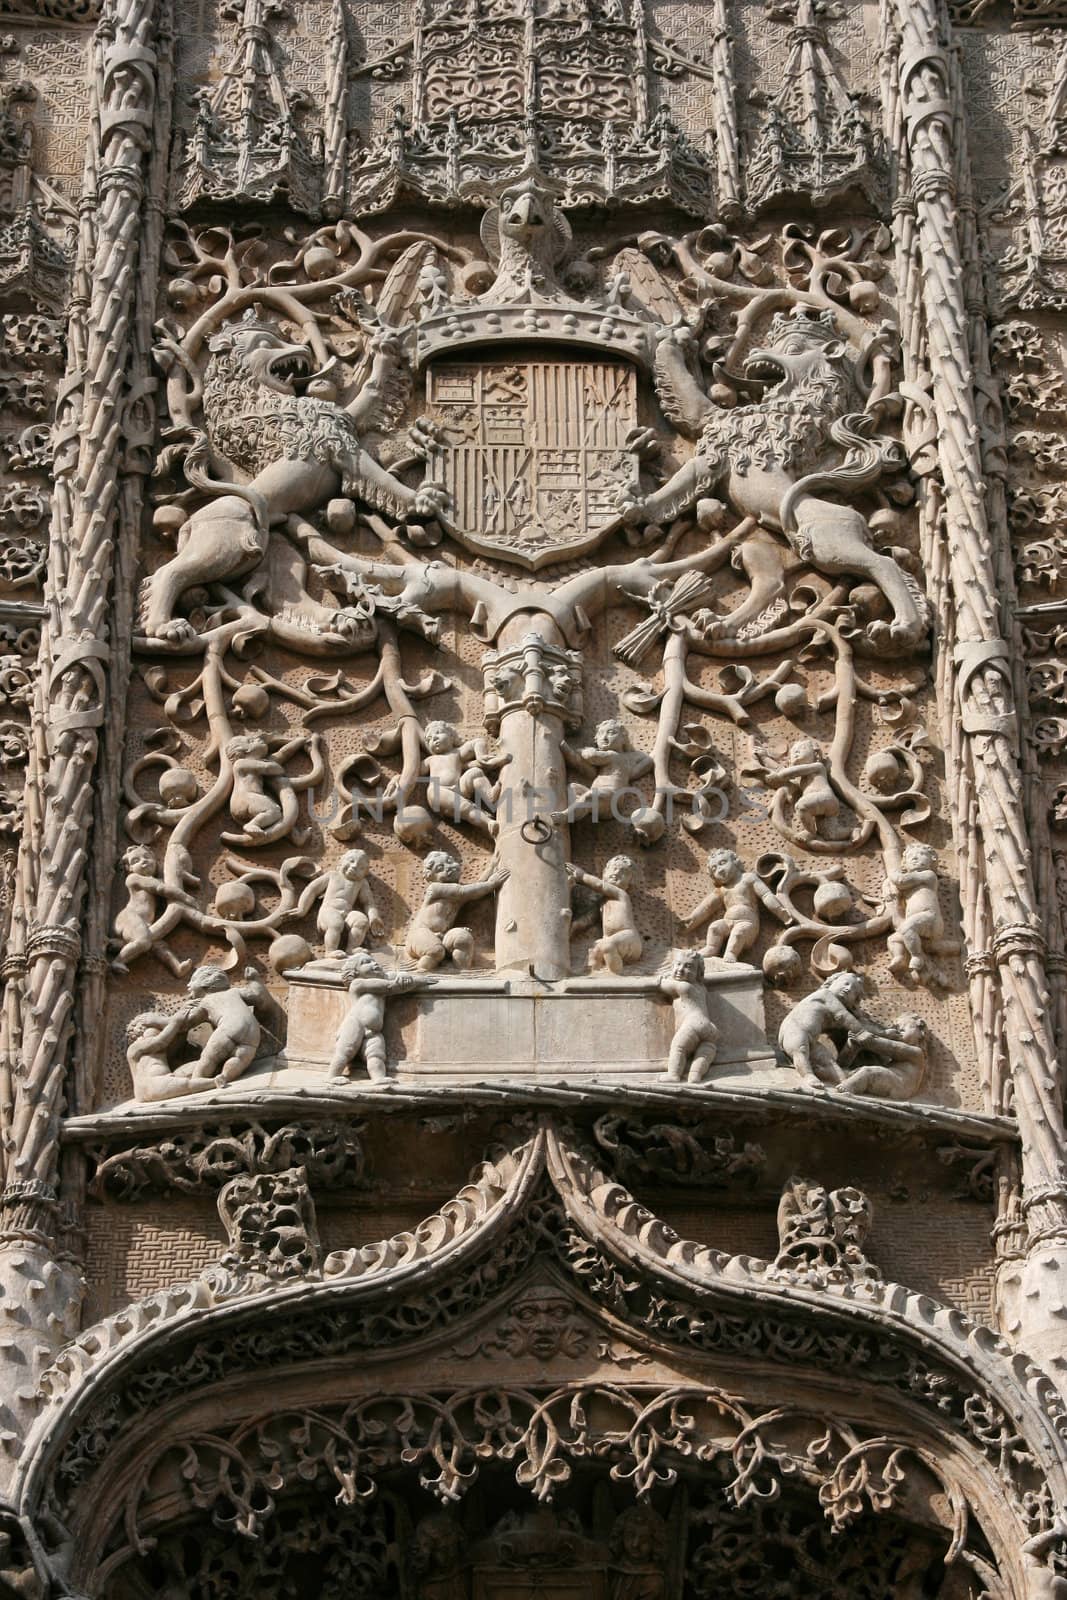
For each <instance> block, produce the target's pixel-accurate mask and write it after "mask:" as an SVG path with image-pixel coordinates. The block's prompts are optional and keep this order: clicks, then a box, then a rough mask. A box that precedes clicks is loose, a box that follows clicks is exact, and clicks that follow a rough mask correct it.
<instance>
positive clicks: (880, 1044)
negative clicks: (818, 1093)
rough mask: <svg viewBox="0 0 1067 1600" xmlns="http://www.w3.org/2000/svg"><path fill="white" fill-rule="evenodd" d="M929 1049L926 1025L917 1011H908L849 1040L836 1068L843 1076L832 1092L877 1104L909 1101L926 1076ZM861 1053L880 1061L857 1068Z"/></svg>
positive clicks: (832, 1087)
mask: <svg viewBox="0 0 1067 1600" xmlns="http://www.w3.org/2000/svg"><path fill="white" fill-rule="evenodd" d="M926 1048H927V1029H926V1023H925V1022H924V1021H923V1019H922V1017H920V1016H917V1015H916V1013H915V1012H914V1011H905V1012H903V1013H902V1014H901V1015H900V1016H899V1017H896V1018H895V1019H894V1020H893V1021H892V1022H890V1023H887V1024H886V1026H885V1028H884V1029H881V1030H879V1031H877V1032H872V1031H871V1030H868V1031H867V1032H866V1033H865V1034H863V1035H859V1034H854V1035H852V1036H850V1038H849V1040H848V1043H847V1044H846V1045H845V1047H844V1048H843V1049H842V1050H840V1051H839V1052H838V1057H837V1068H838V1070H839V1071H841V1072H843V1074H844V1075H843V1077H842V1078H841V1081H840V1082H839V1083H835V1084H832V1085H831V1086H830V1087H831V1090H832V1092H833V1093H834V1094H857V1095H870V1096H871V1097H872V1098H874V1099H878V1100H910V1099H911V1097H912V1095H913V1094H915V1092H916V1091H917V1090H918V1088H919V1085H920V1084H921V1083H922V1081H923V1077H924V1076H925V1073H926ZM861 1051H863V1052H866V1053H869V1054H873V1055H874V1056H876V1057H877V1058H878V1059H877V1060H874V1061H864V1062H862V1063H861V1064H860V1065H858V1066H855V1065H853V1063H854V1062H855V1060H856V1057H857V1055H859V1054H860V1053H861Z"/></svg>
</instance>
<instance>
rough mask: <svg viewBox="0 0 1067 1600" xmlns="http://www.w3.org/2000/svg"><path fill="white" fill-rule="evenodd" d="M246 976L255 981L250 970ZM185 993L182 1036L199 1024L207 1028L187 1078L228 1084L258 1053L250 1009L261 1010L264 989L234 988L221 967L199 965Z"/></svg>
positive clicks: (252, 985) (258, 1037)
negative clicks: (206, 1024)
mask: <svg viewBox="0 0 1067 1600" xmlns="http://www.w3.org/2000/svg"><path fill="white" fill-rule="evenodd" d="M247 975H250V976H251V977H252V978H255V973H254V971H251V972H250V974H247ZM189 994H190V996H191V997H192V998H191V1002H190V1004H188V1005H186V1006H184V1007H183V1008H182V1011H181V1012H180V1013H179V1015H180V1016H181V1017H182V1018H183V1020H184V1023H185V1031H186V1033H187V1034H188V1033H190V1032H191V1031H192V1029H193V1028H197V1027H199V1026H200V1025H201V1023H208V1024H210V1027H211V1032H210V1033H209V1035H208V1038H207V1042H206V1043H205V1044H204V1045H203V1047H202V1048H201V1051H200V1054H199V1056H198V1057H197V1058H196V1060H195V1061H194V1062H192V1063H191V1065H190V1068H189V1075H190V1077H191V1078H192V1079H194V1080H196V1081H200V1080H203V1079H205V1078H213V1079H215V1081H216V1082H218V1083H232V1082H233V1081H234V1079H235V1078H239V1077H240V1076H241V1074H242V1073H243V1072H244V1071H245V1070H246V1068H248V1067H250V1066H251V1065H252V1062H253V1061H254V1060H255V1057H256V1053H257V1051H258V1050H259V1045H260V1040H261V1039H262V1037H263V1030H262V1028H261V1027H260V1024H259V1018H258V1017H257V1016H256V1011H255V1009H254V1007H259V1008H261V1009H262V1005H263V1000H264V997H265V995H266V990H265V989H264V988H263V985H262V984H261V983H259V982H258V981H255V982H251V983H248V984H245V985H242V987H241V988H238V989H235V988H233V987H232V986H231V984H230V980H229V978H228V977H227V975H226V973H225V972H223V970H222V968H221V967H213V966H203V967H197V969H196V971H195V972H194V973H193V975H192V977H191V978H190V979H189Z"/></svg>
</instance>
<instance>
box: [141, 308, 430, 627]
mask: <svg viewBox="0 0 1067 1600" xmlns="http://www.w3.org/2000/svg"><path fill="white" fill-rule="evenodd" d="M208 348H209V351H210V358H209V361H208V364H207V369H206V371H205V374H204V382H203V394H202V401H201V404H202V409H203V419H204V425H203V432H202V434H201V436H200V438H199V439H198V440H197V441H196V442H195V443H194V445H193V447H192V449H191V450H190V452H189V454H188V456H187V457H186V462H185V470H186V476H187V478H188V479H189V481H190V482H192V483H193V484H194V485H196V486H197V487H200V488H204V489H207V490H209V491H210V492H211V493H212V495H213V498H212V499H211V500H210V501H209V503H208V504H207V505H205V506H202V507H201V508H200V509H199V510H197V511H195V512H194V513H193V514H192V516H190V517H189V518H188V519H187V520H186V521H185V522H184V524H183V525H182V527H181V528H180V529H179V531H178V549H177V553H176V554H175V555H174V556H173V557H172V558H171V560H170V561H167V562H166V563H165V564H164V565H163V566H162V567H160V568H159V570H158V571H157V572H154V573H153V574H152V575H151V576H150V577H149V578H147V579H146V580H145V582H144V584H143V586H142V590H141V605H140V623H141V626H142V627H143V629H144V632H145V633H146V634H147V635H148V636H149V637H150V638H155V639H163V640H167V641H171V642H181V641H183V640H184V639H187V638H189V637H191V636H192V633H193V629H192V627H191V625H190V623H189V622H187V621H186V620H185V619H184V618H182V617H179V616H177V615H176V614H175V613H176V610H177V607H178V603H179V601H180V600H181V597H182V595H183V594H184V593H185V592H186V591H187V590H189V589H191V588H194V587H198V586H200V585H204V584H211V583H226V582H229V581H230V580H232V579H234V578H241V577H244V576H246V575H247V574H249V573H251V572H253V571H255V570H256V569H257V568H259V567H260V566H261V565H262V567H263V572H262V574H257V587H258V589H259V591H260V593H261V594H262V596H263V598H264V600H265V602H266V604H267V606H268V609H272V610H274V611H275V612H278V613H281V614H282V615H283V620H284V619H285V618H288V620H289V623H290V625H291V627H292V628H293V629H295V630H300V629H301V628H303V629H304V630H305V631H306V632H308V633H309V634H310V633H311V632H313V631H315V630H316V629H319V630H323V631H325V632H327V633H330V634H331V635H333V636H336V637H338V638H339V639H342V640H343V639H345V638H349V639H350V640H352V641H353V642H355V641H356V640H358V639H359V638H360V636H361V635H362V634H363V633H364V632H365V630H366V627H367V619H366V617H365V616H364V615H362V614H357V613H356V612H352V613H351V614H349V613H348V612H347V611H345V610H344V609H341V610H336V609H331V608H329V607H326V606H323V605H322V604H321V602H319V601H316V600H313V599H312V597H311V596H310V595H309V594H308V593H307V591H306V589H305V588H304V579H305V577H306V571H307V564H306V562H305V561H304V558H303V556H302V554H301V552H300V550H299V548H298V546H297V544H295V543H292V542H291V541H290V539H288V538H287V537H286V532H288V533H290V534H294V535H298V534H299V533H300V532H301V527H302V523H303V519H304V518H305V517H306V516H307V514H308V513H310V512H312V511H314V510H315V509H316V508H317V507H319V506H321V505H323V504H325V502H326V501H328V500H329V499H331V498H332V497H334V496H336V495H338V494H343V495H346V496H351V497H352V498H354V499H357V500H360V501H362V502H363V503H364V504H367V505H370V506H372V507H374V508H375V509H376V510H379V511H384V512H386V513H387V514H389V515H391V516H394V517H397V518H401V519H402V518H405V517H408V516H416V517H427V518H430V517H434V516H436V515H437V514H438V513H439V512H441V511H443V510H444V508H445V505H446V503H447V496H446V495H445V494H444V493H443V491H441V490H440V489H438V488H436V487H434V486H432V485H427V486H423V487H422V488H418V489H415V488H409V487H408V486H407V485H406V484H404V483H401V481H400V480H399V478H397V477H396V476H395V475H394V474H393V473H391V472H389V471H388V469H387V468H385V467H384V466H382V464H381V463H380V462H379V461H377V460H376V459H375V458H374V456H373V455H372V454H371V453H370V451H369V450H368V449H367V448H366V446H365V445H363V443H362V442H361V438H360V435H361V432H362V431H363V430H365V429H366V428H367V427H368V426H370V425H371V423H372V421H373V415H374V409H375V406H376V403H377V400H378V398H379V394H380V392H381V390H382V388H383V387H384V386H385V385H386V384H387V382H388V380H389V376H390V373H391V371H392V369H393V367H394V366H395V365H396V363H397V361H398V359H399V352H398V350H397V348H396V343H395V339H393V338H392V337H391V336H390V335H388V334H386V335H381V336H379V337H378V339H377V340H376V342H375V346H374V357H373V361H372V363H371V367H370V372H369V376H368V378H367V381H366V382H365V383H364V384H363V385H362V387H361V389H360V391H359V393H358V394H357V395H356V397H355V398H354V399H353V400H352V401H351V402H350V403H349V404H348V405H347V406H341V405H339V404H338V403H337V401H336V400H335V399H333V398H328V397H327V395H328V394H329V391H330V389H331V387H332V386H331V385H329V384H323V383H320V384H319V385H318V386H317V387H318V388H319V389H320V391H321V390H322V389H325V390H326V394H323V393H322V392H320V393H317V394H298V393H297V392H296V390H295V388H294V383H295V381H296V380H297V378H298V377H299V376H300V375H301V374H302V373H307V372H309V371H310V367H311V362H310V359H309V353H308V350H307V349H306V348H305V346H304V345H301V344H290V343H287V342H286V341H285V340H284V339H283V338H282V337H281V335H280V334H279V333H278V332H277V330H276V329H275V328H273V327H271V326H269V325H268V324H266V323H263V322H261V321H260V320H259V319H258V318H257V317H256V316H255V315H254V313H253V314H249V315H246V316H245V317H244V319H242V321H241V322H239V323H236V324H231V325H230V326H228V327H224V328H222V329H221V330H220V332H219V333H217V334H216V335H215V337H214V338H213V339H212V340H211V341H210V344H209V347H208ZM220 460H221V461H223V462H225V463H227V464H228V466H229V467H230V469H231V470H232V471H233V472H234V474H235V481H231V482H221V481H219V480H217V479H215V478H213V477H210V476H208V475H207V472H206V468H207V466H208V465H209V464H210V463H211V462H213V461H220ZM237 474H240V475H241V477H242V478H243V479H244V480H245V481H242V482H238V481H236V475H237ZM305 526H306V525H305Z"/></svg>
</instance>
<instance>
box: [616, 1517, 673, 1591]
mask: <svg viewBox="0 0 1067 1600" xmlns="http://www.w3.org/2000/svg"><path fill="white" fill-rule="evenodd" d="M611 1555H612V1563H611V1564H612V1575H613V1576H612V1585H611V1600H664V1596H665V1595H666V1592H667V1580H666V1576H665V1574H664V1566H665V1562H666V1557H667V1527H666V1524H665V1523H664V1521H663V1518H662V1517H661V1516H660V1515H659V1514H658V1513H657V1512H655V1511H653V1509H652V1507H651V1506H647V1505H636V1506H627V1508H626V1510H625V1511H621V1512H620V1513H619V1515H618V1516H617V1517H616V1518H615V1525H614V1527H613V1528H612V1530H611Z"/></svg>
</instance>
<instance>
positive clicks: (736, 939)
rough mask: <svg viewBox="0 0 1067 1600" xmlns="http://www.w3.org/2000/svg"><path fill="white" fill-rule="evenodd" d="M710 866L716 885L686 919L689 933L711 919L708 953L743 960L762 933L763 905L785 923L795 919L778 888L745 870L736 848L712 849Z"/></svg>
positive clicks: (684, 925) (706, 949)
mask: <svg viewBox="0 0 1067 1600" xmlns="http://www.w3.org/2000/svg"><path fill="white" fill-rule="evenodd" d="M707 869H708V876H709V877H710V879H711V881H712V883H713V885H714V888H713V889H712V890H711V893H710V894H708V895H706V896H705V898H704V899H703V900H702V901H701V902H700V904H699V905H698V906H697V907H696V909H695V910H694V911H692V912H691V913H690V915H689V916H688V917H684V918H683V919H682V926H683V927H684V929H685V931H686V933H692V932H693V930H694V929H695V928H699V927H700V924H701V923H702V922H707V924H708V930H707V934H706V936H705V941H704V954H705V955H706V956H712V957H716V956H721V957H722V959H723V960H724V961H740V960H741V959H742V957H743V956H744V954H745V952H746V951H747V950H751V948H752V946H753V945H754V944H755V942H756V939H757V938H758V936H759V924H760V906H761V905H765V906H766V907H767V909H768V911H773V913H774V915H775V916H776V917H778V918H780V920H781V921H782V922H789V921H790V920H791V919H790V915H789V911H788V909H787V908H786V907H785V906H784V905H783V904H782V902H781V900H779V898H778V896H777V895H776V894H775V892H774V890H773V889H771V888H769V887H768V885H767V884H765V883H764V881H763V879H762V878H761V877H760V876H759V873H757V872H748V871H746V870H745V864H744V862H743V861H742V860H741V857H740V856H739V855H738V854H737V852H736V851H735V850H711V851H709V853H708V859H707ZM709 918H710V919H711V920H710V921H709Z"/></svg>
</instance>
